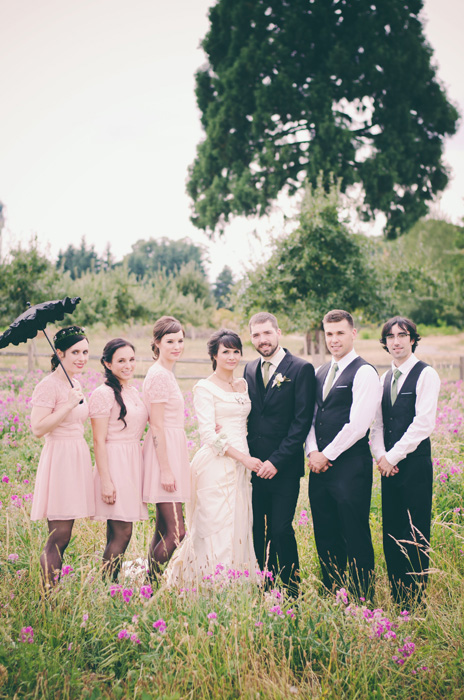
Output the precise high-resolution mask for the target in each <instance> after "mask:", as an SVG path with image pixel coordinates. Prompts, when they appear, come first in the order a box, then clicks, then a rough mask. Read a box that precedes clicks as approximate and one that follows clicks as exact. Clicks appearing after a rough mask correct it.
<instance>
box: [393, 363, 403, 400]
mask: <svg viewBox="0 0 464 700" xmlns="http://www.w3.org/2000/svg"><path fill="white" fill-rule="evenodd" d="M393 376H394V379H393V384H392V388H391V400H392V406H393V404H394V403H395V401H396V397H397V396H398V379H399V378H400V377H401V370H399V369H395V371H394V372H393Z"/></svg>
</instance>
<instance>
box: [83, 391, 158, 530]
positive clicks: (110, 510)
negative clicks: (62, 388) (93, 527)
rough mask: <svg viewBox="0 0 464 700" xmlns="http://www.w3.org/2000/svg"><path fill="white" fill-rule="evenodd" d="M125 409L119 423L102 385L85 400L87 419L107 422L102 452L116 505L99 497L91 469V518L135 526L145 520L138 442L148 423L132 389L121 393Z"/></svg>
mask: <svg viewBox="0 0 464 700" xmlns="http://www.w3.org/2000/svg"><path fill="white" fill-rule="evenodd" d="M122 398H123V401H124V404H125V406H126V409H127V414H126V416H125V421H126V427H124V422H123V421H122V420H119V413H120V410H121V409H120V407H119V405H118V403H117V402H116V398H115V395H114V391H113V389H111V387H109V386H106V384H103V385H102V386H99V387H98V389H96V390H95V391H94V392H93V394H92V396H91V397H90V400H89V409H90V417H91V418H108V419H109V420H108V432H107V435H106V451H107V455H108V469H109V472H110V477H111V481H112V482H113V486H114V488H115V491H116V501H115V502H114V503H113V504H112V505H110V504H109V503H104V502H103V500H102V496H101V480H100V474H99V472H98V469H97V468H95V475H94V480H95V481H94V483H95V516H94V520H122V521H124V522H135V521H137V520H147V518H148V510H147V506H146V505H145V504H144V503H143V501H142V482H143V459H142V443H141V439H142V436H143V431H144V430H145V426H146V424H147V420H148V411H147V409H146V407H145V404H144V403H143V401H142V398H141V396H140V394H139V392H138V391H137V389H136V388H135V387H126V388H124V389H123V390H122Z"/></svg>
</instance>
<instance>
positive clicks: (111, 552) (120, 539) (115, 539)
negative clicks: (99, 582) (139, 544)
mask: <svg viewBox="0 0 464 700" xmlns="http://www.w3.org/2000/svg"><path fill="white" fill-rule="evenodd" d="M131 537H132V523H126V522H125V521H123V520H108V521H107V523H106V548H105V551H104V552H103V572H104V573H106V574H108V575H109V576H111V578H112V579H113V581H116V579H117V578H118V574H119V570H120V568H121V563H122V556H123V554H124V552H125V551H126V549H127V545H128V544H129V542H130V538H131Z"/></svg>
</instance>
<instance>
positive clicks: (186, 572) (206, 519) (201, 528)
mask: <svg viewBox="0 0 464 700" xmlns="http://www.w3.org/2000/svg"><path fill="white" fill-rule="evenodd" d="M193 402H194V406H195V411H196V414H197V418H198V426H199V430H200V437H201V442H202V447H201V448H200V449H199V451H198V452H197V453H196V455H195V457H194V458H193V461H192V464H191V479H192V490H191V494H192V496H191V502H190V503H189V504H188V505H187V528H188V534H187V536H186V538H185V539H184V541H183V543H182V545H181V546H180V547H179V549H178V550H177V551H176V552H175V554H174V556H173V558H172V560H171V562H170V564H169V566H168V568H167V570H166V581H167V583H168V585H179V584H183V583H192V582H193V581H196V582H198V581H201V580H202V579H203V578H205V577H207V576H209V575H210V574H213V575H214V574H215V572H216V570H217V566H218V565H219V564H221V565H222V566H223V567H224V573H225V574H226V575H227V571H228V570H230V569H234V570H240V571H242V572H243V571H245V570H248V571H249V573H250V575H251V576H254V574H255V571H256V567H257V564H256V559H255V554H254V549H253V539H252V509H251V472H250V471H249V470H247V469H245V467H244V466H243V465H242V464H241V463H240V462H236V461H235V460H234V459H231V458H230V457H226V456H224V452H225V450H226V449H227V447H228V446H231V447H235V448H236V449H237V450H240V452H244V453H246V454H248V445H247V439H246V435H247V417H248V414H249V412H250V410H251V401H250V398H249V396H248V391H245V392H243V393H239V392H227V391H223V390H222V389H221V388H220V387H218V386H217V385H216V384H213V382H211V381H209V380H208V379H201V380H200V381H199V382H198V383H197V384H196V385H195V387H194V389H193ZM217 424H219V425H220V426H221V431H220V433H219V434H217V433H216V425H217ZM220 568H221V567H220Z"/></svg>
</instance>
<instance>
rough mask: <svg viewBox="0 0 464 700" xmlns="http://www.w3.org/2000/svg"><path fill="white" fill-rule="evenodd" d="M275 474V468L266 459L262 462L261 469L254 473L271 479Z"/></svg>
mask: <svg viewBox="0 0 464 700" xmlns="http://www.w3.org/2000/svg"><path fill="white" fill-rule="evenodd" d="M276 474H277V469H276V468H275V467H274V465H273V464H272V462H270V461H269V460H268V459H266V461H265V462H263V464H262V467H261V469H259V470H258V471H257V472H256V475H257V476H260V477H261V478H262V479H272V478H273V477H274V476H275V475H276Z"/></svg>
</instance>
